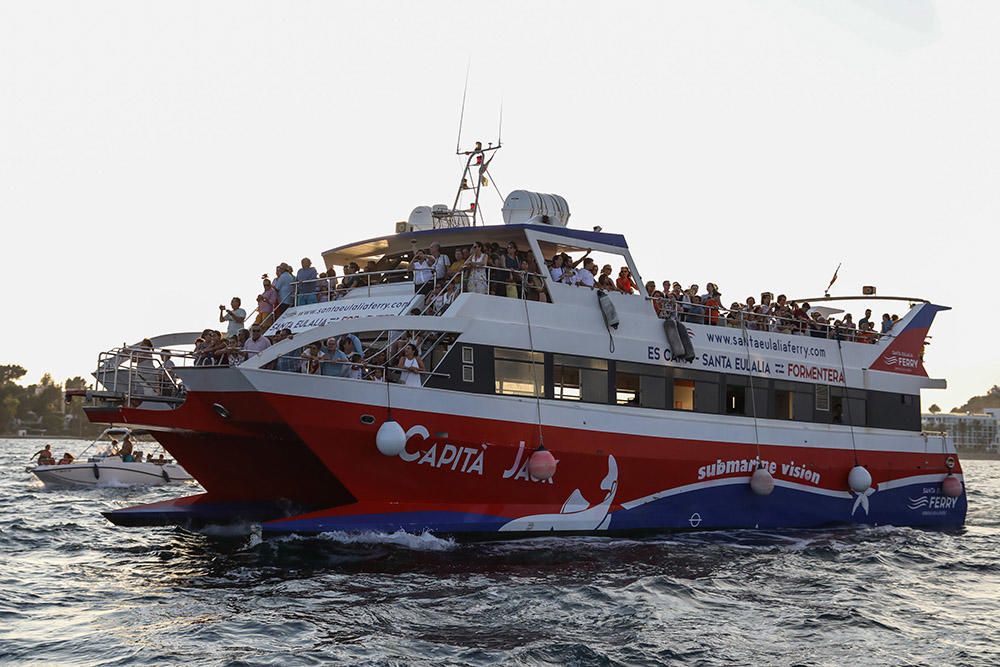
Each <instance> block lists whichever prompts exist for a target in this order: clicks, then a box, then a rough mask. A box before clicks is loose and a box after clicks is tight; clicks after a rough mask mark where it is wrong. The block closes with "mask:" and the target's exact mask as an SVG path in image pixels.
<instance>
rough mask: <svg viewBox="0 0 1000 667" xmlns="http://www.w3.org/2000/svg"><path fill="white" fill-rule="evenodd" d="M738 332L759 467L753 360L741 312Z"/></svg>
mask: <svg viewBox="0 0 1000 667" xmlns="http://www.w3.org/2000/svg"><path fill="white" fill-rule="evenodd" d="M740 330H741V332H742V334H743V349H745V350H746V351H747V370H748V371H749V375H748V376H747V377H748V378H749V380H750V414H751V415H752V416H753V440H754V444H755V445H756V447H757V465H760V430H759V429H758V426H757V398H756V397H755V396H754V390H753V360H752V359H751V358H750V335H749V334H748V333H747V325H746V320H745V319H744V318H743V311H740Z"/></svg>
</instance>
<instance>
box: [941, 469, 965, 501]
mask: <svg viewBox="0 0 1000 667" xmlns="http://www.w3.org/2000/svg"><path fill="white" fill-rule="evenodd" d="M941 492H942V493H944V495H946V496H948V497H949V498H958V497H959V496H960V495H962V481H961V480H960V479H959V478H958V477H955V476H954V475H948V476H947V477H945V478H944V479H943V480H941Z"/></svg>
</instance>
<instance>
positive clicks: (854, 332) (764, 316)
mask: <svg viewBox="0 0 1000 667" xmlns="http://www.w3.org/2000/svg"><path fill="white" fill-rule="evenodd" d="M643 298H644V299H645V300H646V301H650V302H657V301H659V302H660V303H661V304H662V305H661V306H660V308H661V310H660V313H659V317H660V318H661V319H662V318H664V309H665V308H668V307H669V308H671V309H673V313H671V314H670V315H672V316H673V317H675V318H682V317H684V316H686V315H688V313H684V312H682V311H683V308H684V304H685V303H686V302H683V301H678V300H676V299H668V298H667V297H662V296H656V297H653V296H644V297H643ZM697 305H698V306H700V307H701V308H703V309H704V310H705V311H706V312H705V314H704V315H702V316H701V318H702V320H703V321H701V322H692V324H704V325H705V326H717V327H729V326H730V325H729V324H727V323H724V322H723V319H728V317H726V318H724V317H723V314H725V315H727V316H728V315H730V314H732V313H738V314H739V316H740V322H739V324H737V325H733V327H732V328H742V327H743V326H744V324H745V323H746V321H747V320H748V319H749V318H754V319H758V320H765V321H767V322H771V321H774V322H783V323H787V324H789V325H790V329H791V330H790V331H770V329H763V330H760V329H758V330H757V331H766V332H769V333H785V334H791V335H794V336H808V335H809V334H807V333H804V332H803V331H802V329H803V328H804V327H809V328H812V327H814V326H816V325H819V326H822V327H826V328H827V329H828V330H829V331H840V332H844V333H845V336H844V338H843V339H842V340H845V341H847V342H855V343H862V342H863V341H859V340H857V338H859V337H860V336H859V334H861V333H865V332H862V331H860V330H859V329H857V328H853V329H852V328H846V327H842V326H841V327H838V326H836V325H833V324H827V323H825V322H815V321H814V320H812V319H806V320H803V319H798V318H794V317H781V316H779V315H774V314H771V313H749V312H747V311H745V310H742V309H740V310H734V309H732V308H727V307H726V306H722V305H719V306H708V305H705V304H697ZM710 310H713V311H716V312H718V317H717V318H716V319H717V320H718V321H717V322H716V323H715V324H712V323H711V322H709V321H708V320H709V314H708V311H710ZM747 328H748V330H749V331H755V329H750V328H749V327H747ZM867 333H868V334H869V335H870V336H871V337H872V340H871V344H875V343H878V341H879V340H880V339H882V338H895V337H896V334H893V333H890V332H887V333H879V332H878V331H875V330H872V331H869V332H867ZM824 337H829V336H824ZM865 344H869V343H865Z"/></svg>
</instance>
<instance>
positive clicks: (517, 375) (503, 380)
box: [493, 348, 545, 396]
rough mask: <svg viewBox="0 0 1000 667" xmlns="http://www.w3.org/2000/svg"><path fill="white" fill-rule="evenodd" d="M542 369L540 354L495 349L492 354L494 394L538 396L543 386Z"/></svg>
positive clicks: (543, 364)
mask: <svg viewBox="0 0 1000 667" xmlns="http://www.w3.org/2000/svg"><path fill="white" fill-rule="evenodd" d="M544 368H545V356H544V355H543V354H542V353H541V352H526V351H524V350H511V349H506V348H496V349H495V350H494V352H493V373H494V378H495V383H496V393H498V394H504V395H506V396H539V395H540V394H541V391H542V387H543V385H544V382H543V378H544V377H545V373H544Z"/></svg>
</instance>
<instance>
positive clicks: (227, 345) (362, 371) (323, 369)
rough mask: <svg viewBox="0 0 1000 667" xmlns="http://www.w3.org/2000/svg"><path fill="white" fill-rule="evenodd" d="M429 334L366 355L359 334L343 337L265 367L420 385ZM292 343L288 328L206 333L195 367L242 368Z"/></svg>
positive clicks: (166, 363) (405, 335) (169, 366)
mask: <svg viewBox="0 0 1000 667" xmlns="http://www.w3.org/2000/svg"><path fill="white" fill-rule="evenodd" d="M430 335H431V334H428V333H427V332H410V331H393V332H389V335H388V336H387V338H386V340H385V341H382V342H381V344H380V345H378V346H377V348H376V349H375V350H366V349H365V347H364V344H363V343H362V342H361V339H360V338H358V337H357V336H356V335H354V334H350V333H349V334H343V335H341V336H335V337H331V338H328V339H326V340H324V341H317V342H313V343H310V344H308V345H306V346H304V347H303V348H301V350H299V351H297V352H295V353H294V354H290V355H284V356H281V357H278V358H277V359H276V360H274V361H273V362H271V363H270V364H269V365H268V366H266V367H267V368H271V369H274V370H279V371H285V372H293V373H304V374H308V375H326V376H332V377H347V378H353V379H357V380H361V379H366V380H375V381H382V380H385V379H386V378H387V377H388V380H389V381H390V382H399V383H401V384H405V385H410V386H420V385H421V381H420V376H421V374H422V373H425V372H426V370H427V369H426V367H425V365H424V362H423V358H422V357H423V356H424V355H425V354H426V352H427V348H428V346H429V342H428V341H429V338H430ZM293 338H294V334H293V333H292V331H291V329H287V328H285V329H280V330H279V331H278V332H277V333H275V334H274V335H272V336H265V335H263V328H262V326H261V325H260V324H253V325H251V327H250V329H249V331H248V330H246V329H242V330H240V331H239V332H238V333H237V334H236V335H235V336H229V337H226V336H223V335H222V334H221V333H220V332H218V331H215V330H212V329H206V330H205V331H203V332H202V335H201V336H200V337H199V338H198V339H197V341H196V342H195V349H194V359H195V360H194V363H195V365H196V366H215V365H220V366H228V365H235V364H239V363H241V362H243V361H246V360H247V359H248V358H249V357H250V356H251V355H254V354H258V353H260V352H263V351H264V350H266V349H268V348H269V347H271V346H272V345H274V344H277V343H280V342H281V341H283V340H286V339H293ZM366 352H367V356H366ZM161 356H162V357H163V361H162V363H161V366H162V367H163V369H164V370H165V371H168V372H169V371H172V370H173V368H174V365H173V363H172V362H171V361H170V359H169V354H167V353H163V354H162V355H161ZM387 372H388V373H387Z"/></svg>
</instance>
